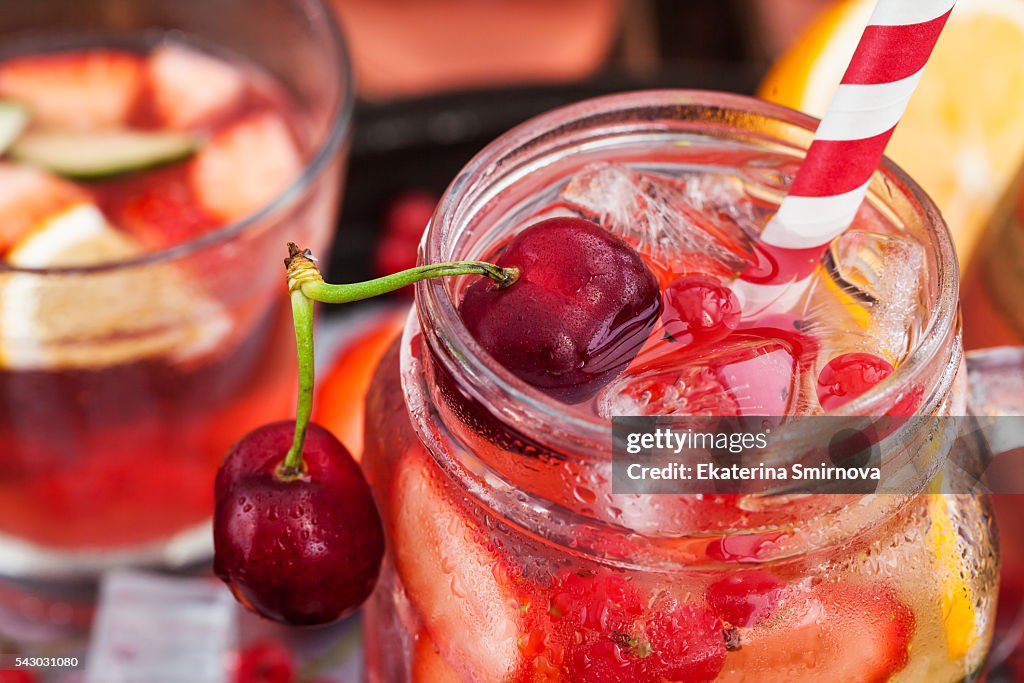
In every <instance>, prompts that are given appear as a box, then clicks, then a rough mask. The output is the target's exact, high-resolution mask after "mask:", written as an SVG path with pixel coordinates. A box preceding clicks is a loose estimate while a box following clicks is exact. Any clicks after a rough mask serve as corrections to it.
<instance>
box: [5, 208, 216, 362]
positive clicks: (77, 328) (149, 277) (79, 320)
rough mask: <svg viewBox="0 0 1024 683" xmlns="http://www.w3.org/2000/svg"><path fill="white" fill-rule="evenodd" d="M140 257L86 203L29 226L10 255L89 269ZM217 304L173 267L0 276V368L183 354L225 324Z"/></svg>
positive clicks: (35, 263) (21, 261)
mask: <svg viewBox="0 0 1024 683" xmlns="http://www.w3.org/2000/svg"><path fill="white" fill-rule="evenodd" d="M141 254H142V247H141V246H140V245H139V244H138V243H137V242H136V241H135V240H134V239H132V238H131V237H130V236H128V235H126V234H125V233H122V232H119V231H118V230H116V229H114V228H112V227H111V226H110V225H108V224H107V222H106V220H105V218H104V217H103V214H102V213H100V211H99V210H98V209H97V208H96V207H94V206H92V205H90V204H76V205H74V206H72V207H71V208H69V209H66V210H64V211H61V212H59V213H57V214H54V215H51V216H49V217H48V218H46V219H44V220H43V221H41V222H40V223H39V224H38V225H37V226H35V227H34V228H32V229H31V230H29V231H28V232H27V233H26V234H24V235H23V236H22V237H21V239H19V240H18V241H17V242H16V243H15V245H14V246H13V247H12V248H11V250H10V251H9V252H8V253H7V259H6V260H7V263H8V264H9V265H11V266H14V267H15V268H21V269H27V268H32V269H40V268H51V269H52V268H62V269H69V268H87V267H89V266H95V265H100V264H106V263H113V262H118V261H124V260H126V259H131V258H133V257H136V256H139V255H141ZM230 328H231V325H230V320H229V319H228V317H227V315H226V314H225V312H224V310H223V308H222V307H221V306H220V305H218V304H217V303H216V302H214V301H212V300H211V299H210V298H209V297H208V296H207V295H205V294H204V293H201V292H199V291H198V288H197V287H196V286H195V285H194V284H193V283H192V282H190V280H189V279H188V277H187V276H186V274H185V273H184V272H183V271H181V270H180V269H178V268H176V267H174V266H172V265H170V264H152V265H144V266H137V267H133V266H125V267H118V268H115V269H110V270H99V271H95V272H89V271H82V272H71V271H66V270H65V271H63V272H58V273H33V272H30V271H27V270H21V271H10V272H5V273H3V274H2V275H0V330H2V333H0V367H7V368H15V369H66V368H91V369H100V368H104V367H109V366H112V365H118V364H124V363H131V362H136V361H141V360H144V359H147V358H152V357H154V356H164V357H167V358H168V359H169V360H172V361H179V362H180V361H184V360H189V359H191V358H192V357H196V356H198V355H200V354H201V353H204V352H208V351H211V350H212V349H214V348H215V347H216V345H217V344H218V343H219V342H220V341H222V340H223V338H224V336H225V335H226V334H227V333H228V332H229V331H230Z"/></svg>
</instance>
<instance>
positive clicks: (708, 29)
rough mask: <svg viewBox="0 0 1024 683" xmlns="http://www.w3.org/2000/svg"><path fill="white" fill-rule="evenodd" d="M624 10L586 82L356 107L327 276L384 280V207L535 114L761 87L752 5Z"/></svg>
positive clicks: (436, 183) (706, 0)
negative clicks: (608, 48)
mask: <svg viewBox="0 0 1024 683" xmlns="http://www.w3.org/2000/svg"><path fill="white" fill-rule="evenodd" d="M627 5H628V6H629V9H628V10H627V14H626V16H625V17H624V18H623V27H622V31H621V35H620V36H619V38H618V41H617V43H616V46H615V49H614V51H613V54H612V55H611V57H610V58H609V60H608V63H607V64H606V65H605V67H604V68H603V69H602V70H601V72H600V73H599V74H597V75H596V76H595V77H594V78H592V79H590V80H588V81H587V82H583V83H575V84H567V85H559V86H533V87H529V86H527V87H496V88H494V89H487V90H479V89H478V90H471V91H464V92H453V93H442V94H437V95H431V96H428V97H423V98H414V99H402V100H394V101H390V102H385V103H376V102H374V103H370V102H360V103H358V105H357V108H356V120H355V129H354V138H353V146H352V154H351V158H350V162H349V172H348V177H347V180H346V189H345V195H344V203H343V208H342V213H341V217H340V221H339V229H338V233H337V238H336V240H335V245H334V251H333V253H332V255H331V258H330V268H329V277H330V279H331V280H332V281H334V282H354V281H358V280H362V279H366V278H369V277H373V276H374V275H377V274H379V273H375V272H374V269H373V263H374V249H375V246H376V242H377V239H378V234H379V230H380V224H381V219H382V216H383V215H384V212H385V211H386V209H387V207H388V205H389V204H390V203H391V202H392V201H393V200H394V199H395V198H396V197H397V196H399V195H401V194H402V193H403V192H407V191H410V190H427V191H431V192H433V193H435V194H437V195H440V194H441V192H443V190H444V189H445V187H447V185H448V183H450V182H451V180H452V179H453V178H454V177H455V174H456V173H457V172H458V171H459V169H460V168H462V166H463V165H465V163H466V162H467V161H469V160H470V159H471V158H472V157H473V155H474V154H476V153H477V152H478V151H480V150H481V149H482V148H483V147H484V146H485V145H487V144H488V143H489V142H491V141H492V140H493V139H494V138H496V137H498V136H499V135H501V134H502V133H504V132H505V131H507V130H509V129H510V128H512V127H513V126H516V125H518V124H519V123H522V122H523V121H525V120H527V119H529V118H531V117H533V116H536V115H537V114H540V113H543V112H545V111H548V110H550V109H553V108H555V107H559V106H562V105H565V104H569V103H571V102H576V101H579V100H582V99H586V98H589V97H596V96H599V95H605V94H609V93H614V92H624V91H629V90H640V89H645V88H694V89H711V90H728V91H732V92H740V93H747V94H749V93H752V92H753V91H754V89H755V88H756V86H757V83H758V81H759V80H760V78H761V76H762V75H763V72H764V69H765V65H766V63H765V59H764V57H763V56H762V55H760V54H759V53H760V49H759V48H758V46H757V44H756V42H755V41H753V40H751V39H750V37H749V35H748V34H749V33H750V30H751V29H750V21H749V18H748V19H746V20H744V12H745V11H746V9H747V5H746V3H744V2H742V1H740V0H687V2H678V1H676V0H656V1H654V2H644V3H636V4H635V5H633V4H630V3H627ZM333 308H339V307H333ZM335 312H336V311H335Z"/></svg>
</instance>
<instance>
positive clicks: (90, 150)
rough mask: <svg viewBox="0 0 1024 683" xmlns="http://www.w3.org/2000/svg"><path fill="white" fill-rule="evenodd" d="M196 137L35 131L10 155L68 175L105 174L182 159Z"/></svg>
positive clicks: (12, 150) (165, 133)
mask: <svg viewBox="0 0 1024 683" xmlns="http://www.w3.org/2000/svg"><path fill="white" fill-rule="evenodd" d="M195 148H196V139H195V138H194V137H193V136H191V135H186V134H184V133H168V132H161V133H146V132H138V131H103V132H97V131H90V132H81V133H80V132H70V131H67V132H63V131H62V132H57V131H38V132H31V133H27V134H25V135H23V136H21V138H19V139H18V140H17V141H16V142H15V143H14V145H13V146H12V147H11V149H10V153H11V157H12V158H14V159H16V160H18V161H22V162H25V163H28V164H32V165H34V166H39V167H41V168H45V169H47V170H50V171H53V172H54V173H57V174H59V175H62V176H65V177H68V178H82V179H89V178H104V177H107V176H112V175H119V174H122V173H130V172H132V171H139V170H142V169H146V168H152V167H154V166H160V165H162V164H167V163H170V162H172V161H178V160H179V159H184V158H185V157H187V156H188V155H190V154H191V153H192V152H193V151H194V150H195Z"/></svg>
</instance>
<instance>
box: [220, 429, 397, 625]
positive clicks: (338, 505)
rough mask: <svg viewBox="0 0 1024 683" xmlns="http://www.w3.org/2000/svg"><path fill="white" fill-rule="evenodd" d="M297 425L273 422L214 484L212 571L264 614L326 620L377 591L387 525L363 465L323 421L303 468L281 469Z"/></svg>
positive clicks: (310, 438)
mask: <svg viewBox="0 0 1024 683" xmlns="http://www.w3.org/2000/svg"><path fill="white" fill-rule="evenodd" d="M294 430H295V425H294V423H292V422H276V423H273V424H269V425H265V426H263V427H260V428H259V429H256V430H254V431H252V432H250V433H249V434H247V435H246V436H244V437H243V438H242V439H241V440H240V441H239V442H238V443H236V444H235V445H234V447H232V449H231V451H230V452H229V453H228V454H227V456H226V457H225V458H224V462H223V463H222V464H221V466H220V470H218V472H217V480H216V487H215V489H214V492H215V499H216V500H215V503H216V507H215V511H214V518H213V541H214V571H215V572H216V573H217V576H219V577H220V578H221V579H223V580H224V581H225V582H226V583H227V584H228V586H230V588H231V590H232V592H233V593H234V594H235V597H237V598H238V600H239V601H240V602H241V603H242V604H244V605H245V606H246V607H248V608H249V609H251V610H253V611H254V612H256V613H257V614H260V615H262V616H264V617H267V618H269V619H273V620H275V621H279V622H283V623H286V624H294V625H315V624H326V623H329V622H332V621H335V620H337V619H340V618H341V617H343V616H345V615H346V614H348V613H349V612H351V611H352V610H354V609H355V608H356V607H358V606H359V605H360V604H362V602H363V601H364V600H365V599H366V598H367V597H368V596H369V595H370V591H372V590H373V586H374V584H375V583H376V581H377V574H378V572H379V571H380V563H381V558H382V556H383V553H384V532H383V529H382V525H381V520H380V514H379V513H378V512H377V506H376V505H375V504H374V501H373V496H372V495H371V493H370V487H369V485H368V484H367V483H366V479H365V478H364V477H363V473H362V470H360V469H359V465H357V464H356V462H355V461H354V460H353V459H352V456H351V455H349V452H348V451H347V450H346V449H345V447H344V446H342V445H341V442H339V441H338V440H337V439H336V438H334V436H333V435H332V434H331V433H330V432H328V431H327V430H326V429H324V428H323V427H320V426H319V425H315V424H311V425H310V426H309V432H308V433H307V435H306V442H305V446H304V448H303V450H302V454H303V460H304V461H305V465H306V472H305V474H304V476H302V477H301V478H300V479H295V480H291V481H287V480H282V479H281V478H279V477H278V476H277V474H276V471H277V468H278V465H279V464H280V463H281V462H282V460H283V459H284V456H285V454H286V453H287V452H288V448H289V446H290V445H291V443H292V435H293V434H294Z"/></svg>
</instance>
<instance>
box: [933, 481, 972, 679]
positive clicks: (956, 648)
mask: <svg viewBox="0 0 1024 683" xmlns="http://www.w3.org/2000/svg"><path fill="white" fill-rule="evenodd" d="M953 500H954V497H953V496H952V495H947V494H942V493H931V494H928V518H929V521H930V523H931V525H930V527H929V529H928V545H929V547H931V550H932V563H933V564H934V566H935V569H936V570H937V571H938V573H939V585H938V586H937V588H938V591H939V604H940V607H941V609H942V618H943V621H944V623H945V626H946V654H947V655H948V657H949V659H951V660H955V659H960V658H961V657H964V656H966V655H967V654H968V653H969V652H970V651H971V649H972V648H973V647H974V646H975V644H977V642H978V640H979V637H980V631H981V624H980V623H979V620H978V614H977V610H976V609H975V605H974V596H973V595H972V591H971V586H970V584H969V583H968V582H967V580H966V578H965V576H966V575H967V572H968V569H967V568H966V567H964V566H963V554H962V553H961V548H960V547H959V545H958V541H957V539H958V535H957V532H956V524H955V522H954V520H953V514H954V512H953V507H952V503H953Z"/></svg>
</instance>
